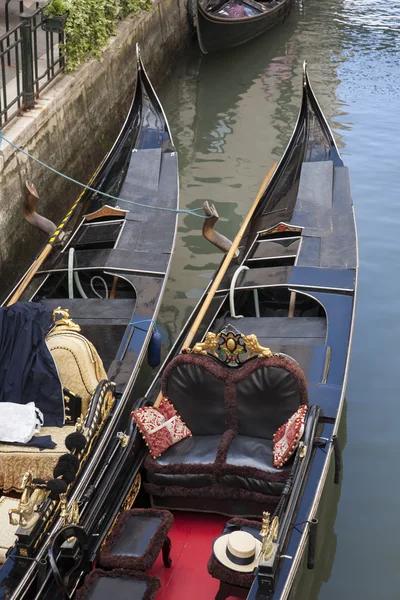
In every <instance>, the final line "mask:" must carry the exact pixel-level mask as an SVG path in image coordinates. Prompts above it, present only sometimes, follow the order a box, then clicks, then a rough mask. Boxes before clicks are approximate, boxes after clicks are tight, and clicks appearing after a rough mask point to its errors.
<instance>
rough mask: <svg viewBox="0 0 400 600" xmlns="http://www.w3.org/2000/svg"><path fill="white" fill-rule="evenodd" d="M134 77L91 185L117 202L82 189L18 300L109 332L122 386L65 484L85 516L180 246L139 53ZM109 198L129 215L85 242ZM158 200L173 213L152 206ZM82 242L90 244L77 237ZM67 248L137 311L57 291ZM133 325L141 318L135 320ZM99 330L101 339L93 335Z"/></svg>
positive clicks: (35, 547)
mask: <svg viewBox="0 0 400 600" xmlns="http://www.w3.org/2000/svg"><path fill="white" fill-rule="evenodd" d="M136 75H137V80H136V91H135V95H134V99H133V102H132V105H131V108H130V110H129V114H128V116H127V119H126V121H125V123H124V125H123V127H122V129H121V132H120V134H119V136H118V138H117V140H116V142H115V144H114V146H113V147H112V149H111V150H110V152H109V153H108V155H107V156H106V158H105V159H104V161H103V162H102V164H101V165H100V167H99V169H98V171H97V172H96V174H95V175H94V177H93V178H92V180H91V182H90V185H91V187H93V188H95V189H97V190H100V191H102V192H105V193H108V194H110V195H112V196H116V197H117V198H118V199H117V200H112V199H108V198H104V197H102V196H100V195H99V194H97V193H96V192H92V191H90V190H86V191H85V192H84V193H83V194H81V196H80V197H79V198H78V200H77V202H76V203H75V205H74V208H73V210H71V211H70V212H69V213H68V215H67V217H66V218H65V219H64V221H63V226H62V227H60V228H59V230H57V232H56V233H55V234H54V235H53V236H52V238H51V240H50V242H51V243H54V248H53V251H52V253H51V254H50V256H49V258H48V259H47V260H46V261H45V263H44V264H43V265H42V267H41V268H40V271H39V272H38V274H37V275H36V277H35V278H34V279H33V280H32V282H31V283H30V284H29V286H28V287H27V289H26V290H25V292H24V293H23V295H22V297H21V300H25V301H32V302H41V303H44V304H46V305H48V306H50V307H53V305H54V307H55V306H57V305H61V306H63V307H64V308H69V310H70V316H71V318H73V319H74V315H75V321H76V322H77V323H78V324H80V326H81V329H82V333H83V334H84V335H86V336H87V337H88V338H89V339H91V341H93V342H94V343H95V346H97V342H98V343H99V344H100V345H101V339H102V338H104V340H105V342H104V344H103V350H104V352H105V353H106V354H107V346H109V348H111V349H112V351H110V350H109V351H108V358H107V364H106V361H104V365H105V367H106V370H107V376H108V379H109V380H111V381H114V382H115V384H116V393H115V396H116V401H115V404H114V406H113V408H112V410H111V411H110V413H109V414H108V415H107V416H106V418H105V421H104V422H103V423H102V428H101V430H100V432H99V433H98V435H97V437H96V438H95V439H94V442H93V445H92V446H91V447H90V451H89V452H88V454H87V456H86V457H85V462H84V463H83V467H82V469H81V471H80V473H79V476H78V479H77V480H76V481H74V482H73V483H72V484H71V486H70V489H69V490H68V503H69V506H71V503H72V502H73V501H74V500H77V501H78V502H80V503H81V506H82V519H83V521H84V519H85V511H88V508H89V506H90V504H91V502H92V503H93V501H94V500H95V499H96V497H95V496H94V495H93V493H90V492H93V489H94V488H91V487H90V486H91V485H93V481H95V482H96V483H95V485H96V487H97V483H98V484H99V485H100V482H101V481H102V479H103V478H104V466H105V465H106V466H108V461H111V464H113V461H112V457H113V456H114V459H115V456H117V455H118V454H119V453H121V448H122V446H121V441H120V439H119V438H118V437H117V435H116V434H117V432H118V431H121V430H124V428H125V424H126V420H127V415H128V414H129V412H130V410H131V408H132V405H133V403H134V401H135V397H134V386H135V382H136V379H137V376H138V374H139V371H140V367H141V365H142V363H143V360H144V359H145V357H146V352H147V349H148V345H149V343H150V340H151V336H152V331H153V326H152V321H155V320H156V319H157V316H158V311H159V307H160V304H161V301H162V296H163V293H164V288H165V285H166V281H167V277H168V272H169V268H170V263H171V257H172V252H173V248H174V244H175V235H176V226H177V212H176V209H177V208H178V164H177V153H176V151H175V148H174V146H173V141H172V137H171V134H170V131H169V127H168V123H167V121H166V117H165V115H164V113H163V109H162V107H161V105H160V103H159V100H158V98H157V96H156V94H155V92H154V90H153V88H152V86H151V83H150V81H149V79H148V76H147V74H146V72H145V69H144V67H143V64H142V62H141V59H140V57H139V55H138V60H137V73H136ZM124 200H126V202H125V201H124ZM132 202H133V204H132ZM135 203H139V204H141V206H137V205H135ZM105 205H108V206H114V207H115V206H117V207H118V208H119V209H121V210H122V211H129V212H126V214H125V216H124V219H123V222H122V223H119V221H118V218H117V219H114V220H112V217H111V221H110V220H107V219H108V217H106V218H102V220H100V222H99V229H98V230H96V231H98V232H99V234H98V236H96V235H95V236H93V235H92V236H91V237H90V238H89V242H90V244H91V245H90V244H88V243H87V242H86V241H85V240H86V239H88V238H87V237H86V238H85V237H84V236H85V235H86V233H85V227H86V226H87V224H88V223H89V227H91V223H92V222H93V223H97V222H96V220H95V221H86V220H85V217H86V215H90V214H92V213H95V212H96V211H98V210H101V209H103V208H104V206H105ZM152 206H159V207H162V208H165V209H169V210H167V211H163V210H154V209H152V208H151V207H152ZM78 212H79V214H78ZM110 223H111V226H112V227H113V231H114V230H115V227H116V225H115V224H116V223H118V227H120V229H119V232H118V235H117V236H116V239H114V240H111V242H110V234H109V232H108V231H106V236H104V237H102V234H101V232H104V231H105V229H104V227H105V226H107V224H110ZM63 229H64V231H65V235H64V237H63V238H62V240H61V241H60V236H59V232H60V231H62V230H63ZM96 231H95V233H96ZM82 239H83V240H84V241H85V243H84V244H82V243H80V240H82ZM71 247H75V255H76V256H77V264H76V265H75V267H76V268H75V271H77V272H78V274H79V276H80V277H81V280H82V281H84V277H85V276H86V275H87V274H89V276H90V277H92V275H96V274H97V273H98V272H101V273H103V277H106V278H107V277H108V278H113V279H115V278H118V281H119V284H120V289H121V296H125V295H127V294H131V295H132V293H133V292H132V290H134V301H133V302H132V311H131V312H129V313H127V312H126V310H125V309H124V310H125V316H122V315H120V314H117V313H118V310H119V308H118V307H119V306H120V304H121V305H126V304H127V303H126V302H125V300H126V299H127V298H124V297H122V298H121V300H122V301H121V303H119V302H118V295H117V299H116V300H111V299H106V298H104V299H97V298H92V299H90V300H88V299H83V298H80V297H77V296H76V295H75V297H72V298H71V297H68V295H67V296H66V297H64V298H60V297H59V295H60V291H59V290H60V289H61V290H63V289H64V287H65V284H64V281H65V278H66V277H67V273H68V251H69V248H71ZM110 281H111V279H110ZM53 290H56V291H55V292H54V291H53ZM52 294H53V295H52ZM10 296H11V294H10ZM10 296H9V297H10ZM5 303H7V300H6V302H5ZM132 322H135V323H138V325H137V326H136V327H135V326H133V325H132ZM96 335H97V339H95V340H93V336H94V337H95V338H96ZM114 348H115V349H116V350H115V352H114V350H113V349H114ZM113 352H114V353H113ZM100 355H101V352H100ZM92 412H93V411H92ZM122 454H123V455H124V450H122ZM113 468H115V465H114V464H113ZM21 476H22V474H21ZM59 508H60V507H59V505H58V503H57V502H55V501H50V503H49V502H48V504H47V505H46V507H44V509H43V511H42V514H43V515H44V517H43V522H40V526H39V527H36V529H35V538H34V539H31V540H30V554H31V559H30V560H29V559H28V560H27V559H24V558H23V556H24V555H25V552H23V551H21V547H20V544H18V543H17V544H16V545H15V547H14V548H12V549H11V552H10V555H9V558H8V559H7V561H6V563H5V564H4V565H3V566H2V568H1V570H0V599H1V600H5V599H6V598H7V599H11V598H15V599H16V598H25V597H31V596H32V595H34V592H33V590H34V588H35V583H34V582H35V580H36V577H37V562H36V561H39V560H40V559H41V557H46V556H47V546H48V537H47V534H49V533H50V534H51V532H54V531H57V530H58V529H59V528H60V527H61V526H62V522H61V520H60V518H59ZM45 534H46V535H45ZM32 535H33V534H32ZM22 550H23V549H22ZM32 559H33V560H32ZM52 597H53V596H52Z"/></svg>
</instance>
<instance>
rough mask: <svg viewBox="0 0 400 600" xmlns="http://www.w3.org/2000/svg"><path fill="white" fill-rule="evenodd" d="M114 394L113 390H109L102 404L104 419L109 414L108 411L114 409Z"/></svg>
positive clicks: (102, 416)
mask: <svg viewBox="0 0 400 600" xmlns="http://www.w3.org/2000/svg"><path fill="white" fill-rule="evenodd" d="M114 401H115V398H114V394H113V392H112V390H107V391H106V393H105V395H104V398H103V401H102V404H101V418H102V420H103V421H104V419H105V418H106V417H107V416H108V413H109V412H110V410H111V409H112V407H113V405H114Z"/></svg>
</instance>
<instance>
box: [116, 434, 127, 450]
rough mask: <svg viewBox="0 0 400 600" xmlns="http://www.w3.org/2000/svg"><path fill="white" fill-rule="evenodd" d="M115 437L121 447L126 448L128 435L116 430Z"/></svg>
mask: <svg viewBox="0 0 400 600" xmlns="http://www.w3.org/2000/svg"><path fill="white" fill-rule="evenodd" d="M117 438H118V439H119V441H120V442H121V448H126V447H127V445H128V443H129V440H130V437H129V435H127V434H126V433H124V432H123V431H118V433H117Z"/></svg>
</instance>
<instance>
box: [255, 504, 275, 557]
mask: <svg viewBox="0 0 400 600" xmlns="http://www.w3.org/2000/svg"><path fill="white" fill-rule="evenodd" d="M278 530H279V519H278V517H274V518H273V519H272V522H271V523H270V514H269V512H265V511H264V512H263V519H262V527H261V531H260V536H261V539H262V543H261V559H262V560H264V561H267V560H269V559H270V558H271V556H272V555H273V553H274V542H275V541H276V540H277V538H278Z"/></svg>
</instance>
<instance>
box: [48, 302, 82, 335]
mask: <svg viewBox="0 0 400 600" xmlns="http://www.w3.org/2000/svg"><path fill="white" fill-rule="evenodd" d="M53 322H54V328H53V329H52V330H51V331H50V333H49V335H48V336H47V337H49V336H50V335H51V334H52V333H56V332H57V333H59V332H60V331H80V330H81V328H80V327H79V325H78V324H77V323H74V321H73V320H72V319H70V316H69V309H68V308H61V306H59V307H58V308H55V309H54V310H53Z"/></svg>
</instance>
